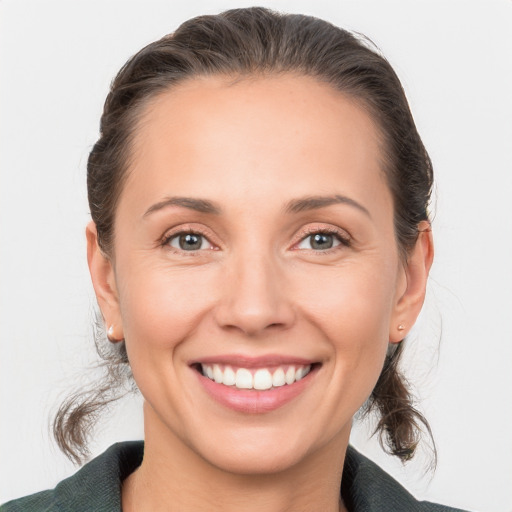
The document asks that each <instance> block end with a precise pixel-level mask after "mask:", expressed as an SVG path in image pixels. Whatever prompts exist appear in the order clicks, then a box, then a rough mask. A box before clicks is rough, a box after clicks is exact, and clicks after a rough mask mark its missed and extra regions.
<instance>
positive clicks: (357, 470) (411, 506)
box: [341, 446, 463, 512]
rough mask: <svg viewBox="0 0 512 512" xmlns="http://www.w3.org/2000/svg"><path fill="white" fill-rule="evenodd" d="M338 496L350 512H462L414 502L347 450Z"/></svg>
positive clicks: (369, 463)
mask: <svg viewBox="0 0 512 512" xmlns="http://www.w3.org/2000/svg"><path fill="white" fill-rule="evenodd" d="M341 494H342V496H343V500H344V501H345V502H346V503H347V505H348V507H349V510H353V511H354V512H359V511H361V512H363V511H364V512H377V511H382V510H393V511H395V512H402V511H403V512H463V511H461V510H460V509H456V508H452V507H447V506H443V505H436V504H434V503H430V502H427V501H418V500H416V499H415V498H414V496H413V495H412V494H410V493H409V492H408V491H407V490H406V489H405V488H404V487H403V486H402V485H400V484H399V483H398V482H397V481H396V480H395V479H394V478H392V477H391V476H390V475H389V474H388V473H386V472H385V471H384V470H383V469H381V468H380V467H379V466H377V464H375V463H374V462H372V461H371V460H370V459H368V458H366V457H365V456H363V455H362V454H360V453H359V452H358V451H357V450H356V449H355V448H353V447H352V446H349V447H348V450H347V455H346V458H345V465H344V468H343V478H342V482H341Z"/></svg>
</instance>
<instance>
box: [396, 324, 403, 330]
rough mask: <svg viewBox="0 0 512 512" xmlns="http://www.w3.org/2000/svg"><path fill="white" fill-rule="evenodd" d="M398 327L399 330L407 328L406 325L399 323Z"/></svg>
mask: <svg viewBox="0 0 512 512" xmlns="http://www.w3.org/2000/svg"><path fill="white" fill-rule="evenodd" d="M397 329H398V330H399V331H403V330H404V329H405V327H404V326H403V325H402V324H399V325H398V327H397Z"/></svg>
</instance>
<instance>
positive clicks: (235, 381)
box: [189, 356, 322, 414]
mask: <svg viewBox="0 0 512 512" xmlns="http://www.w3.org/2000/svg"><path fill="white" fill-rule="evenodd" d="M189 366H190V368H191V369H192V370H194V371H195V373H196V375H197V377H198V380H199V383H200V384H201V387H202V388H203V389H204V390H205V391H206V393H207V395H208V396H209V397H210V398H212V399H213V400H214V401H215V402H217V403H219V404H221V405H223V406H225V407H228V408H229V409H232V410H234V411H237V412H241V413H250V414H255V413H266V412H270V411H273V410H275V409H278V408H280V407H282V406H283V405H285V404H287V403H289V402H291V401H292V400H294V399H295V398H296V397H298V396H299V395H301V394H303V393H304V392H305V390H306V389H307V388H308V387H309V386H310V385H311V383H312V382H313V381H314V378H315V375H316V374H317V373H318V370H319V369H320V367H321V366H322V363H320V362H314V361H310V360H305V359H292V358H282V357H263V358H244V357H234V356H233V357H231V356H229V357H222V358H207V359H204V360H201V361H194V362H192V363H190V365H189Z"/></svg>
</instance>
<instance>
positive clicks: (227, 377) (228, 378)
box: [222, 366, 236, 386]
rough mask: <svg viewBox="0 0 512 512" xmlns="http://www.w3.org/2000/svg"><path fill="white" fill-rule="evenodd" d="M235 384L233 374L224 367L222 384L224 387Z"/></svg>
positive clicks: (227, 367) (229, 369)
mask: <svg viewBox="0 0 512 512" xmlns="http://www.w3.org/2000/svg"><path fill="white" fill-rule="evenodd" d="M235 382H236V375H235V372H234V371H233V370H232V369H231V368H230V367H229V366H226V369H225V370H224V378H223V379H222V384H224V386H234V385H235Z"/></svg>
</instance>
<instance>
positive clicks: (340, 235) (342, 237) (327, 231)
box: [161, 227, 351, 256]
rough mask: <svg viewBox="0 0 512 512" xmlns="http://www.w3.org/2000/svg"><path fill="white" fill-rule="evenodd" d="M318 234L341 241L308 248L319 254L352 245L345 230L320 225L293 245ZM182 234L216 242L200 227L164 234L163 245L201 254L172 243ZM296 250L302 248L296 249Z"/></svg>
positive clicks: (186, 252)
mask: <svg viewBox="0 0 512 512" xmlns="http://www.w3.org/2000/svg"><path fill="white" fill-rule="evenodd" d="M318 234H324V235H332V236H334V237H336V238H337V239H338V241H339V242H340V243H339V245H336V246H334V247H332V248H329V249H324V250H318V251H316V250H314V249H307V250H310V251H312V252H314V253H317V254H322V255H323V254H325V255H326V254H331V253H333V252H335V251H337V250H339V249H340V248H343V247H350V246H351V240H350V238H349V236H348V235H347V234H346V233H345V232H342V231H340V230H337V229H334V228H327V227H322V228H320V227H318V228H307V229H305V230H304V231H303V232H302V233H301V234H300V239H299V240H298V241H297V242H295V243H294V244H293V247H295V246H297V245H298V244H300V243H301V242H303V241H304V240H306V239H307V238H308V237H311V236H313V235H318ZM182 235H197V236H202V237H204V238H205V239H206V240H207V241H208V242H209V243H210V244H211V245H214V244H212V242H210V239H209V237H208V235H207V234H206V233H204V232H202V231H201V230H198V229H182V230H181V231H177V232H174V233H171V234H169V235H166V236H164V238H163V239H162V241H161V245H162V247H165V248H167V249H169V250H170V251H172V252H173V253H176V254H186V255H187V256H199V253H200V252H201V249H198V250H193V251H185V250H183V249H176V248H175V247H172V246H171V245H170V242H171V240H173V239H174V238H176V237H179V236H182ZM294 250H301V249H294ZM302 250H304V249H302Z"/></svg>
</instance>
